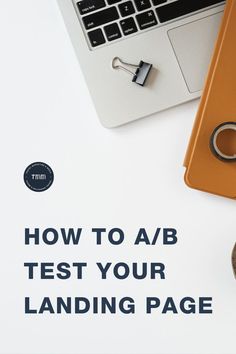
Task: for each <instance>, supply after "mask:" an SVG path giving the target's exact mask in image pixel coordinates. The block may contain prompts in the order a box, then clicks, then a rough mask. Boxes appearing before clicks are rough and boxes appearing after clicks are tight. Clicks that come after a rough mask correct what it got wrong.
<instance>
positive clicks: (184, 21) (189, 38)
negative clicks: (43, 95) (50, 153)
mask: <svg viewBox="0 0 236 354" xmlns="http://www.w3.org/2000/svg"><path fill="white" fill-rule="evenodd" d="M57 1H58V3H59V6H60V9H61V12H62V15H63V18H64V20H65V23H66V26H67V29H68V31H69V34H70V37H71V40H72V43H73V45H74V48H75V51H76V53H77V56H78V59H79V62H80V65H81V68H82V71H83V73H84V76H85V80H86V82H87V85H88V88H89V91H90V94H91V96H92V100H93V102H94V105H95V108H96V111H97V114H98V116H99V119H100V121H101V123H102V125H103V126H105V127H107V128H112V127H117V126H120V125H122V124H125V123H129V122H132V121H134V120H136V119H139V118H143V117H147V116H150V115H152V114H154V113H156V112H159V111H162V110H165V109H167V108H170V107H173V106H176V105H178V104H181V103H184V102H187V101H190V100H193V99H195V98H197V97H199V96H200V95H201V90H202V88H203V85H204V80H205V76H206V74H207V70H208V65H209V63H210V59H211V55H212V53H213V49H214V44H215V41H216V37H217V33H218V30H219V26H220V22H221V18H222V14H223V10H224V4H225V1H221V0H128V1H127V0H82V1H78V0H57ZM142 65H144V66H143V67H142ZM140 75H141V76H142V77H141V78H140ZM138 76H139V77H138ZM137 78H138V79H137Z"/></svg>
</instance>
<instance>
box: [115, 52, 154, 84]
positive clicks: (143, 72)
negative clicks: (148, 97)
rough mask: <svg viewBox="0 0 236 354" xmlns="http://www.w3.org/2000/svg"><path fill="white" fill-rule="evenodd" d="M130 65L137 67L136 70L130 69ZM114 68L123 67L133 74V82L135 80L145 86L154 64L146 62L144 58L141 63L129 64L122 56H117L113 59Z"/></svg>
mask: <svg viewBox="0 0 236 354" xmlns="http://www.w3.org/2000/svg"><path fill="white" fill-rule="evenodd" d="M130 67H133V68H136V70H135V71H134V72H133V71H131V70H130ZM112 68H113V69H122V70H124V71H126V72H127V73H129V74H130V75H132V77H133V79H132V82H135V83H136V84H138V85H140V86H144V85H145V83H146V80H147V78H148V75H149V74H150V71H151V69H152V64H149V63H145V62H144V61H142V60H141V61H140V63H139V65H135V64H129V63H125V62H124V61H122V60H121V59H120V58H118V57H115V58H114V59H113V60H112Z"/></svg>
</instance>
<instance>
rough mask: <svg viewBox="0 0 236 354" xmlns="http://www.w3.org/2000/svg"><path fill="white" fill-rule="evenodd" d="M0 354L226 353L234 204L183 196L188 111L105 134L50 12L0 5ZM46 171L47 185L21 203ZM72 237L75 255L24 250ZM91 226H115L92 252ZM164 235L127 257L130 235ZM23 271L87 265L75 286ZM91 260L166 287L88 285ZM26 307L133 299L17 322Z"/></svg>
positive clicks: (230, 333)
mask: <svg viewBox="0 0 236 354" xmlns="http://www.w3.org/2000/svg"><path fill="white" fill-rule="evenodd" d="M0 43H1V51H0V55H1V56H0V64H1V65H0V97H1V105H0V116H1V130H0V144H1V145H0V148H1V198H0V200H1V247H0V252H1V254H0V262H1V266H0V277H1V278H0V279H1V290H0V353H1V354H100V353H101V354H187V353H188V354H233V353H235V319H236V311H235V308H236V307H235V305H236V301H235V298H236V297H235V279H234V277H233V273H232V269H231V251H232V248H233V245H234V243H235V241H236V227H235V212H236V204H235V201H232V200H227V199H224V198H220V197H216V196H213V195H207V194H204V193H201V192H198V191H194V190H190V189H189V188H187V187H186V186H185V184H184V181H183V174H184V168H183V167H182V163H183V159H184V155H185V151H186V148H187V143H188V140H189V135H190V132H191V128H192V124H193V121H194V117H195V114H196V110H197V105H198V101H195V102H191V103H189V104H186V105H182V106H179V107H177V108H175V109H171V110H168V111H166V112H163V113H161V114H157V115H156V116H153V117H150V118H147V119H143V120H140V121H137V122H135V123H132V124H130V125H127V126H124V127H121V128H118V129H115V130H106V129H104V128H103V127H102V126H101V125H100V123H99V121H98V119H97V116H96V113H95V110H94V108H93V105H92V102H91V100H90V97H89V94H88V91H87V88H86V85H85V82H84V79H83V76H82V73H81V71H80V68H79V65H78V62H77V60H76V57H75V55H74V51H73V48H72V45H71V43H70V40H69V37H68V35H67V32H66V29H65V27H64V23H63V20H62V17H61V15H60V12H59V10H58V7H57V4H56V1H52V0H40V1H35V0H34V1H32V0H21V1H16V0H12V1H4V0H1V1H0ZM35 161H44V162H46V163H48V164H49V165H50V166H51V167H52V168H53V170H54V173H55V182H54V184H53V186H52V187H51V189H50V190H48V191H47V192H45V193H34V192H31V191H30V190H29V189H27V188H26V186H25V185H24V183H23V178H22V176H23V172H24V170H25V168H26V167H27V166H28V165H29V164H30V163H32V162H35ZM25 227H31V228H34V227H39V228H40V229H41V230H43V229H44V228H45V227H55V228H60V227H75V228H76V227H83V228H84V230H85V234H84V238H83V242H82V243H81V245H80V246H79V247H76V246H74V247H73V246H71V247H63V246H62V245H61V244H58V245H56V246H54V247H46V246H43V245H41V246H39V247H27V246H25V245H24V228H25ZM92 227H107V228H111V227H121V228H123V229H124V231H125V233H126V242H125V244H124V245H123V246H120V247H118V248H117V247H114V246H110V245H108V244H107V243H104V245H103V246H101V247H96V246H95V243H94V239H93V237H91V234H90V232H89V230H90V229H91V228H92ZM140 227H146V228H147V230H148V231H149V232H150V233H154V231H155V228H156V227H175V228H177V229H178V237H179V242H178V244H177V245H176V246H174V247H163V246H162V245H161V242H159V243H158V244H157V245H156V246H155V247H145V246H141V247H134V246H133V245H132V243H133V241H134V239H135V235H136V233H137V230H138V229H139V228H140ZM25 261H54V262H57V261H58V262H60V261H71V262H72V261H87V262H88V263H89V265H90V267H89V270H88V274H87V277H86V279H85V280H84V281H83V282H81V281H78V280H76V279H71V280H68V281H67V282H61V281H58V280H55V281H40V280H35V281H29V280H27V276H26V271H25V269H24V268H23V263H24V262H25ZM96 261H103V262H105V261H111V262H118V261H125V262H128V263H132V262H134V261H136V262H145V261H146V262H151V261H152V262H158V261H160V262H164V263H165V264H166V268H167V279H166V280H165V281H160V280H157V281H150V280H144V281H137V280H133V279H132V278H130V279H129V280H125V281H118V280H115V279H113V278H112V277H110V278H109V280H108V281H106V282H104V281H101V280H99V277H98V273H97V271H96V269H95V267H94V262H96ZM25 296H30V297H32V299H33V300H32V301H34V302H35V303H39V301H40V299H41V298H42V297H43V296H51V297H54V296H72V297H73V296H87V297H89V298H91V297H93V296H108V297H109V296H117V297H118V298H120V297H122V296H132V297H134V298H135V300H136V303H137V312H136V314H135V315H130V316H127V315H122V314H119V313H118V314H117V315H115V316H114V315H106V316H104V315H92V314H88V315H84V316H78V315H62V316H57V315H52V316H50V315H49V316H48V315H44V316H32V317H31V316H26V315H24V307H23V300H24V297H25ZM145 296H157V297H160V298H161V299H165V298H166V297H167V296H173V297H174V298H175V299H176V300H178V299H180V298H182V297H184V296H192V297H195V298H198V297H199V296H212V297H213V310H214V313H213V315H183V314H181V313H180V314H178V315H171V314H169V315H162V314H161V313H160V311H156V312H155V313H153V315H151V316H147V315H145V311H144V299H145Z"/></svg>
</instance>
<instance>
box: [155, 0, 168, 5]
mask: <svg viewBox="0 0 236 354" xmlns="http://www.w3.org/2000/svg"><path fill="white" fill-rule="evenodd" d="M152 2H153V5H154V6H157V5H161V4H164V3H165V2H167V0H152Z"/></svg>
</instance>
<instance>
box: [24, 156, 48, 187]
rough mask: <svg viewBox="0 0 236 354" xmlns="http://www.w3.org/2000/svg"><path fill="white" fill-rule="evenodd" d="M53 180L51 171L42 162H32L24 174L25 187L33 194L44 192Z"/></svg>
mask: <svg viewBox="0 0 236 354" xmlns="http://www.w3.org/2000/svg"><path fill="white" fill-rule="evenodd" d="M53 180H54V174H53V170H52V169H51V167H50V166H48V165H47V164H46V163H44V162H34V163H32V164H31V165H29V166H28V167H27V168H26V170H25V173H24V182H25V184H26V186H27V187H28V188H29V189H31V190H32V191H34V192H44V191H46V190H47V189H48V188H50V187H51V185H52V184H53Z"/></svg>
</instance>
